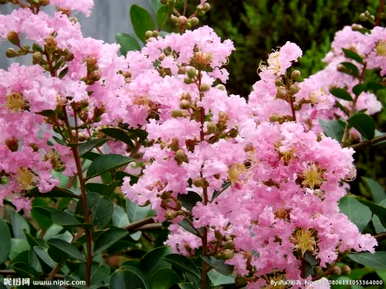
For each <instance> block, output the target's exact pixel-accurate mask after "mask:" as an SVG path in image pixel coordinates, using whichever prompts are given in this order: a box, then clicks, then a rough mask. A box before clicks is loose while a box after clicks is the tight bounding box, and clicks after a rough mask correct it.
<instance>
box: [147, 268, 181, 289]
mask: <svg viewBox="0 0 386 289" xmlns="http://www.w3.org/2000/svg"><path fill="white" fill-rule="evenodd" d="M178 281H179V277H178V275H177V274H176V273H175V272H174V271H173V270H171V269H166V268H165V269H161V270H158V271H156V272H155V273H154V274H153V276H152V277H151V281H150V285H151V289H170V288H171V287H172V286H173V285H174V284H176V283H177V282H178Z"/></svg>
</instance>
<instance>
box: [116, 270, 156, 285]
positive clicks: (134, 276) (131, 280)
mask: <svg viewBox="0 0 386 289" xmlns="http://www.w3.org/2000/svg"><path fill="white" fill-rule="evenodd" d="M110 288H111V289H150V288H149V285H148V284H147V282H146V280H145V277H144V276H143V275H142V274H141V272H140V271H138V270H132V269H131V268H125V269H124V270H123V271H116V272H115V273H114V274H113V275H112V276H111V279H110Z"/></svg>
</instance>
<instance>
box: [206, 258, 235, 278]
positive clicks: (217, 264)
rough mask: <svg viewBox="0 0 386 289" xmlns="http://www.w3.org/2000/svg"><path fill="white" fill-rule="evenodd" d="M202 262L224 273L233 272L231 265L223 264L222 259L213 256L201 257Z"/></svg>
mask: <svg viewBox="0 0 386 289" xmlns="http://www.w3.org/2000/svg"><path fill="white" fill-rule="evenodd" d="M202 259H203V260H204V262H206V263H208V264H209V265H210V266H211V267H213V268H214V269H216V271H218V272H220V273H222V274H224V275H229V274H232V272H233V266H231V265H228V264H225V262H224V260H221V259H217V258H214V257H202Z"/></svg>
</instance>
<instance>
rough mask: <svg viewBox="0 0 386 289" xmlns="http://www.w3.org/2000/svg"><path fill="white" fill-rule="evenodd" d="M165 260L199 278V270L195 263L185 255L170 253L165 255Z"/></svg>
mask: <svg viewBox="0 0 386 289" xmlns="http://www.w3.org/2000/svg"><path fill="white" fill-rule="evenodd" d="M165 260H166V261H167V262H169V263H170V264H172V265H173V266H175V267H177V268H178V269H180V270H182V271H183V272H189V273H191V274H193V275H194V276H195V277H197V278H200V272H199V270H198V269H197V267H196V265H195V264H194V263H193V262H192V261H191V260H190V259H188V258H187V257H185V256H182V255H178V254H170V255H167V256H165Z"/></svg>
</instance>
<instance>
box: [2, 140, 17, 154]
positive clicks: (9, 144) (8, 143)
mask: <svg viewBox="0 0 386 289" xmlns="http://www.w3.org/2000/svg"><path fill="white" fill-rule="evenodd" d="M5 145H6V146H7V148H8V149H9V150H10V151H11V152H15V151H17V150H18V148H19V142H18V140H17V139H16V138H9V139H7V140H6V141H5Z"/></svg>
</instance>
